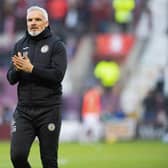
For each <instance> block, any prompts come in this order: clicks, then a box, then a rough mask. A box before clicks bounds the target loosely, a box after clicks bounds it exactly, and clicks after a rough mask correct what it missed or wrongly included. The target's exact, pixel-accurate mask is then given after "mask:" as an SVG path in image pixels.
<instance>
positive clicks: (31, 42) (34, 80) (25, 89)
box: [7, 6, 67, 168]
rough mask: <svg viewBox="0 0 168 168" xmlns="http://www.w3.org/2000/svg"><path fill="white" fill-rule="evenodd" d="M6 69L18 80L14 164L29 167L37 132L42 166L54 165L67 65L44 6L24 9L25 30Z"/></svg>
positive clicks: (13, 81) (10, 77)
mask: <svg viewBox="0 0 168 168" xmlns="http://www.w3.org/2000/svg"><path fill="white" fill-rule="evenodd" d="M11 55H12V63H11V66H10V68H9V70H8V72H7V79H8V81H9V83H10V84H12V85H14V84H16V83H18V88H17V91H18V93H17V94H18V104H17V107H16V110H15V112H14V116H13V122H12V137H11V160H12V163H13V166H14V168H31V166H30V164H29V162H28V155H29V152H30V148H31V145H32V143H33V141H34V139H35V137H36V136H37V137H38V139H39V145H40V155H41V159H42V165H43V167H44V168H58V163H57V151H58V140H59V133H60V126H61V115H60V106H61V95H62V84H61V82H62V80H63V78H64V74H65V71H66V67H67V59H66V49H65V46H64V43H63V42H62V41H61V40H60V39H59V38H58V37H56V36H55V35H54V34H52V32H51V31H50V27H49V24H48V14H47V12H46V10H45V9H43V8H41V7H38V6H32V7H30V8H28V9H27V31H26V34H25V36H24V37H23V38H22V39H21V40H19V41H18V42H17V43H16V45H15V47H14V49H13V52H12V54H11Z"/></svg>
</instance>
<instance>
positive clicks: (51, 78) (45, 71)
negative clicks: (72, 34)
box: [32, 41, 67, 83]
mask: <svg viewBox="0 0 168 168" xmlns="http://www.w3.org/2000/svg"><path fill="white" fill-rule="evenodd" d="M66 67H67V56H66V49H65V46H64V43H63V42H61V41H57V42H56V44H55V46H54V48H53V52H52V58H51V66H50V67H47V68H44V67H42V66H39V65H35V66H34V68H33V71H32V74H33V75H34V76H36V77H39V78H41V79H43V80H45V81H47V82H53V83H58V82H61V81H62V80H63V78H64V74H65V71H66Z"/></svg>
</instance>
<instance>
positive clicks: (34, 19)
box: [27, 10, 48, 36]
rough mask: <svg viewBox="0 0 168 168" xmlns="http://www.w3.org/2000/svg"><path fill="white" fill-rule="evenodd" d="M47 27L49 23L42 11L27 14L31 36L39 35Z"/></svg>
mask: <svg viewBox="0 0 168 168" xmlns="http://www.w3.org/2000/svg"><path fill="white" fill-rule="evenodd" d="M47 26H48V21H47V20H46V19H45V17H44V16H43V14H42V13H41V12H40V11H38V10H34V11H30V12H29V13H28V14H27V30H28V32H29V34H30V35H31V36H37V35H39V34H40V33H41V32H42V31H43V30H44V29H45V28H46V27H47Z"/></svg>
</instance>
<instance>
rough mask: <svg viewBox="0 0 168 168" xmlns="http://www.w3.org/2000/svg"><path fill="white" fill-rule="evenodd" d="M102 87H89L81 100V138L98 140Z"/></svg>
mask: <svg viewBox="0 0 168 168" xmlns="http://www.w3.org/2000/svg"><path fill="white" fill-rule="evenodd" d="M102 94H103V88H102V87H101V86H99V85H97V86H94V87H91V88H89V89H88V90H87V91H86V92H85V94H84V96H83V102H82V121H83V129H82V130H83V131H82V135H81V140H83V141H98V140H99V138H100V115H101V111H102V104H101V97H102Z"/></svg>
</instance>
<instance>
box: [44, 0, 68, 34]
mask: <svg viewBox="0 0 168 168" xmlns="http://www.w3.org/2000/svg"><path fill="white" fill-rule="evenodd" d="M46 8H47V11H48V14H49V16H50V21H51V27H52V28H53V31H54V32H56V33H57V34H60V35H63V36H64V30H63V27H64V26H63V25H64V23H65V17H66V15H67V12H68V3H67V0H47V2H46Z"/></svg>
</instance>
